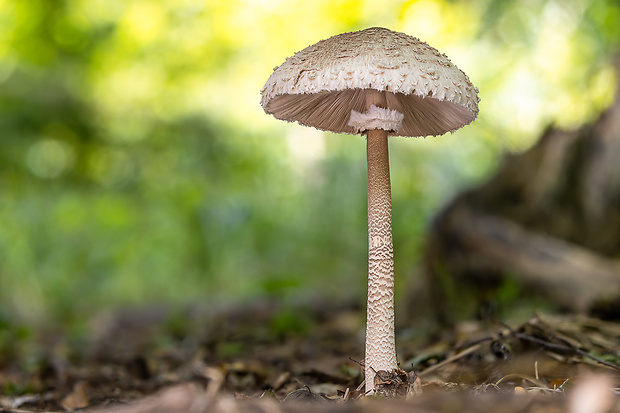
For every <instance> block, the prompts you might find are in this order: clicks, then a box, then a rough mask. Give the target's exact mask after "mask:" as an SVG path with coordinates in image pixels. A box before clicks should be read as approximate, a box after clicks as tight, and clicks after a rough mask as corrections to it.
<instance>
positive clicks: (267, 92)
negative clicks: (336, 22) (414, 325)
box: [261, 27, 479, 394]
mask: <svg viewBox="0 0 620 413" xmlns="http://www.w3.org/2000/svg"><path fill="white" fill-rule="evenodd" d="M477 93H478V89H477V88H476V87H474V86H473V85H472V83H471V82H470V81H469V78H468V77H467V75H465V73H463V72H462V71H461V70H459V69H458V68H457V67H456V66H455V65H454V64H452V63H451V62H450V60H448V58H447V56H446V55H444V54H442V53H439V52H438V51H437V50H436V49H434V48H432V47H431V46H429V45H427V44H426V43H424V42H422V41H421V40H419V39H417V38H415V37H411V36H409V35H406V34H404V33H399V32H394V31H391V30H388V29H385V28H380V27H373V28H369V29H365V30H361V31H358V32H351V33H343V34H339V35H337V36H333V37H330V38H329V39H326V40H321V41H320V42H318V43H316V44H314V45H312V46H308V47H307V48H305V49H303V50H302V51H300V52H297V53H295V55H294V56H292V57H289V58H287V59H286V60H285V61H284V63H282V64H281V65H280V66H278V67H277V68H275V69H274V71H273V73H272V74H271V76H270V77H269V79H268V80H267V83H266V84H265V86H264V87H263V89H262V91H261V94H262V100H261V104H262V106H263V109H264V110H265V112H266V113H268V114H272V115H273V116H275V117H276V118H278V119H282V120H286V121H297V122H299V123H300V124H302V125H307V126H313V127H315V128H317V129H321V130H326V131H332V132H342V133H349V134H357V133H360V134H366V137H367V165H368V307H367V323H366V352H365V377H366V392H367V394H373V393H374V390H375V375H376V373H377V372H387V373H390V372H396V369H397V368H398V363H397V359H396V346H395V336H394V259H393V245H392V199H391V188H390V171H389V155H388V136H434V135H441V134H444V133H446V132H454V131H455V130H457V129H459V128H460V127H462V126H465V125H467V124H469V123H471V122H472V121H473V120H474V119H475V118H476V116H477V114H478V101H479V99H478V95H477ZM383 376H384V375H383ZM377 378H378V377H377ZM383 384H384V383H383ZM382 387H384V386H382Z"/></svg>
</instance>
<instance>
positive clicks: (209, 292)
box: [0, 0, 620, 347]
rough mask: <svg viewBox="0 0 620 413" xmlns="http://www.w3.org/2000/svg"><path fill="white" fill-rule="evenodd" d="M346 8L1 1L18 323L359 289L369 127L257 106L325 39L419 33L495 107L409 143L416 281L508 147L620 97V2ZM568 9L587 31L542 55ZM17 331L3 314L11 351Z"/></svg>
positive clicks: (406, 190)
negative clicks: (453, 217)
mask: <svg viewBox="0 0 620 413" xmlns="http://www.w3.org/2000/svg"><path fill="white" fill-rule="evenodd" d="M336 3H337V4H334V1H333V0H329V1H328V0H320V1H317V2H313V3H312V6H309V3H307V2H302V1H291V2H278V1H271V2H270V1H265V2H263V1H257V2H249V1H243V0H234V1H230V2H207V4H206V5H205V4H204V2H195V1H192V0H183V1H178V2H172V1H165V0H156V1H147V0H138V1H132V2H130V3H127V2H123V1H120V0H112V1H99V0H97V1H85V0H79V1H72V2H69V1H66V0H65V1H55V2H51V1H47V0H37V1H28V2H19V1H11V0H8V1H4V2H0V24H1V25H2V27H3V30H2V32H1V33H0V39H1V40H2V41H1V42H0V111H1V113H2V116H0V312H2V313H4V314H5V318H4V320H8V321H9V322H10V323H14V322H16V321H15V320H21V321H24V320H26V321H29V322H47V321H49V320H65V321H79V320H81V319H83V318H84V317H86V316H89V315H91V314H93V313H95V312H97V311H99V310H101V309H104V308H107V307H109V306H116V305H120V304H127V303H143V302H155V301H166V302H172V303H186V302H188V301H192V300H199V299H204V298H209V297H216V296H220V297H222V296H223V297H227V298H229V299H231V300H232V299H244V298H247V297H252V296H263V295H275V296H278V297H286V296H289V297H295V296H298V295H299V294H300V293H302V292H303V291H321V293H323V294H327V295H333V296H334V297H336V296H342V295H343V294H350V295H359V296H361V295H362V294H363V292H364V291H365V285H366V280H365V274H366V177H365V159H364V157H365V143H364V140H363V138H360V137H359V136H338V135H332V134H322V133H315V134H312V135H311V136H306V137H304V136H303V135H304V134H305V133H307V132H302V130H305V128H302V127H300V126H298V125H284V124H282V123H280V122H278V121H276V120H274V119H272V118H271V117H268V116H266V115H265V114H264V113H262V111H261V108H260V106H259V104H258V101H259V91H260V88H261V87H262V84H263V82H264V81H265V80H266V78H267V76H268V75H269V71H270V70H271V68H272V67H273V66H275V65H277V64H279V63H281V62H282V61H283V60H284V58H285V57H286V56H288V55H290V54H292V53H293V52H295V51H296V50H299V49H301V48H303V47H305V46H306V45H308V44H310V43H313V42H316V41H317V40H318V39H320V38H324V37H327V36H330V35H332V34H335V33H338V32H342V31H346V30H354V29H359V28H363V27H368V26H371V25H383V26H389V27H391V28H394V29H397V30H401V31H405V32H408V33H411V34H413V35H417V36H420V37H421V38H423V40H426V41H428V42H430V43H431V44H433V45H435V46H437V47H439V48H440V49H442V50H443V49H444V48H445V49H447V50H446V53H447V54H448V55H450V57H451V58H452V59H453V60H454V61H455V62H457V64H458V65H459V67H461V68H463V69H464V70H466V72H468V73H469V74H470V77H471V78H472V80H473V81H474V83H475V84H476V85H478V86H479V88H480V89H481V96H482V99H483V100H482V106H481V115H480V118H479V119H478V120H477V122H476V123H474V125H472V126H470V127H469V128H466V129H465V130H463V132H459V134H458V135H454V137H449V136H446V137H441V138H436V139H433V140H431V139H428V140H426V139H424V140H422V139H420V140H411V139H407V140H405V139H402V140H395V141H393V145H392V175H393V206H394V208H393V209H394V239H395V243H396V264H395V265H396V269H397V277H399V278H398V280H397V284H398V285H402V284H404V279H405V278H407V277H409V274H411V272H412V269H413V268H414V267H415V266H416V265H417V259H418V255H419V248H420V246H421V244H422V242H423V237H424V231H425V228H426V225H427V224H426V223H427V221H428V220H429V219H430V217H431V216H432V215H433V213H434V211H436V209H437V208H438V207H440V205H441V203H442V202H443V201H444V200H445V199H447V198H448V197H449V196H450V195H451V194H452V193H453V192H454V191H455V190H457V189H459V188H462V187H463V186H466V185H469V184H471V183H473V182H475V181H477V180H479V179H481V178H483V177H484V176H485V174H487V173H488V172H489V171H490V170H491V169H492V167H493V165H494V163H495V162H496V157H497V154H498V152H500V151H501V150H503V149H504V147H505V146H508V147H514V148H521V147H523V146H525V145H527V142H528V140H527V139H524V136H533V135H535V134H533V133H532V131H535V128H536V127H542V125H543V124H544V123H545V122H548V121H550V120H554V119H560V120H561V116H559V115H558V114H566V113H569V115H570V119H571V120H574V119H578V120H582V121H583V120H585V119H587V116H588V114H590V115H591V114H592V113H594V112H595V111H597V110H600V108H602V107H603V106H604V104H605V103H606V102H608V101H609V100H610V96H609V92H608V90H609V89H610V87H609V82H610V75H609V73H610V71H609V59H610V56H611V54H612V51H613V50H614V49H615V48H617V46H618V39H619V37H620V33H619V30H620V29H618V27H620V25H619V24H617V22H618V18H619V16H620V11H619V8H618V6H617V5H616V4H615V2H613V1H591V2H590V1H568V2H562V3H561V4H560V3H558V2H554V1H542V0H541V1H533V2H530V3H532V7H521V5H520V3H519V6H518V10H517V5H516V3H515V5H514V6H507V5H505V4H509V3H505V2H501V1H499V0H496V1H491V2H487V1H474V2H459V1H456V2H455V1H441V0H437V1H432V0H424V1H423V0H420V1H405V2H402V1H396V0H390V1H387V2H380V3H381V5H379V4H378V3H377V2H371V1H361V0H338V1H337V2H336ZM515 13H516V14H515ZM510 16H516V17H515V18H514V19H513V18H512V17H510ZM463 17H465V18H466V19H463ZM554 18H555V20H554ZM420 19H422V20H420ZM462 20H466V24H464V23H463V24H461V23H459V24H456V22H457V21H462ZM566 22H572V23H571V24H572V25H566V24H564V23H566ZM429 23H432V24H429ZM508 23H509V24H508ZM549 24H551V27H553V28H555V29H557V30H565V32H561V33H563V34H567V35H568V37H567V39H568V40H567V41H568V43H566V44H563V45H562V48H561V50H562V51H563V54H558V55H556V56H555V58H556V60H557V59H559V60H557V61H555V63H554V64H547V65H545V64H542V63H541V61H540V59H539V57H540V56H541V54H544V53H545V51H546V50H547V49H548V47H547V46H546V44H547V43H544V42H545V40H544V35H546V33H547V32H548V29H545V27H549V26H548V25H549ZM554 24H555V26H554ZM545 25H546V26H545ZM259 27H260V28H259ZM555 29H554V30H555ZM553 47H555V46H553ZM583 50H585V51H586V53H585V55H582V54H580V53H582V52H581V51H583ZM528 62H529V63H531V62H534V63H535V64H534V68H533V69H529V68H528V67H527V65H526V63H528ZM558 62H560V63H564V64H565V67H566V68H565V69H562V70H559V69H558V68H559V66H558V64H559V63H558ZM556 63H557V64H556ZM511 65H512V66H511ZM515 68H516V69H515ZM569 68H570V70H569ZM539 75H542V76H541V77H540V79H542V80H539V83H538V85H544V86H545V88H543V92H541V93H538V94H536V96H534V97H532V98H530V100H528V101H527V102H525V103H523V102H520V103H519V102H517V101H516V98H515V97H514V96H516V95H518V93H517V94H516V95H511V93H512V92H514V91H515V85H516V88H517V89H520V87H519V85H522V84H521V83H519V81H521V80H523V79H525V78H527V79H530V78H532V77H537V76H539ZM519 76H521V77H519ZM515 79H516V80H515ZM515 82H516V83H515ZM511 91H512V92H511ZM515 93H516V92H515ZM551 96H552V97H553V98H550V97H551ZM570 99H574V100H575V102H576V103H575V102H570V103H567V102H568V101H569V100H570ZM546 102H551V103H550V104H547V103H546ZM543 103H544V104H543ZM528 105H529V106H528ZM515 107H516V109H515ZM528 107H535V108H542V110H541V111H539V112H536V113H535V114H534V113H533V112H531V111H529V109H528ZM579 108H586V109H587V110H586V111H585V112H586V113H582V112H579V116H578V117H575V116H573V115H574V114H575V113H576V112H575V111H576V109H579ZM580 110H581V109H580ZM507 113H508V115H507ZM523 116H525V119H526V120H527V122H524V121H523V119H524V118H523ZM527 116H530V118H528V117H527ZM532 125H533V126H532ZM498 135H501V139H498ZM304 142H305V143H304ZM303 145H309V146H303ZM312 145H315V146H312ZM316 145H319V146H318V147H317V146H316ZM320 145H322V146H320ZM9 314H10V317H9V316H8V315H9ZM280 321H281V323H280V322H279V323H280V324H281V325H280V324H278V323H276V325H280V327H277V326H276V327H277V329H285V330H286V329H288V328H289V326H288V324H287V322H286V319H283V320H280ZM5 323H6V321H5ZM8 331H11V333H10V334H9V333H7V332H8ZM14 334H15V332H14V331H13V330H12V329H7V327H6V324H0V347H2V346H5V347H6V345H7V344H6V343H9V342H14V341H15V340H16V337H15V336H14ZM7 337H8V338H7Z"/></svg>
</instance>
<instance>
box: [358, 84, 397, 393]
mask: <svg viewBox="0 0 620 413" xmlns="http://www.w3.org/2000/svg"><path fill="white" fill-rule="evenodd" d="M368 92H369V91H367V93H368ZM370 104H374V105H376V106H379V107H386V106H387V105H386V102H385V94H384V93H383V92H375V93H369V94H368V95H367V99H366V106H367V107H369V106H370ZM367 163H368V306H367V315H366V354H365V377H366V392H367V393H368V392H370V391H372V390H373V389H374V387H375V386H374V377H375V371H379V370H387V371H392V369H395V368H397V361H396V343H395V337H394V250H393V245H392V194H391V188H390V160H389V153H388V135H387V131H384V130H382V129H376V130H369V131H368V133H367Z"/></svg>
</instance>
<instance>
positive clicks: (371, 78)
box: [261, 27, 480, 136]
mask: <svg viewBox="0 0 620 413" xmlns="http://www.w3.org/2000/svg"><path fill="white" fill-rule="evenodd" d="M368 89H374V90H378V91H385V92H386V101H387V106H388V108H387V109H390V110H397V111H398V112H400V113H402V114H403V115H404V119H403V122H402V126H401V127H400V129H399V130H398V131H390V132H389V134H390V135H395V136H433V135H441V134H444V133H446V132H454V131H455V130H457V129H459V128H460V127H462V126H465V125H467V124H469V123H470V122H472V121H473V120H474V119H475V118H476V115H477V114H478V102H479V100H480V99H479V98H478V89H477V88H476V87H475V86H474V85H472V83H471V82H470V80H469V78H468V77H467V75H466V74H465V73H463V71H461V70H460V69H459V68H457V67H456V66H455V65H454V64H453V63H452V62H450V60H449V59H448V57H447V56H446V55H445V54H442V53H440V52H439V51H437V50H436V49H435V48H433V47H431V46H429V45H428V44H426V43H424V42H423V41H421V40H420V39H418V38H415V37H412V36H409V35H406V34H404V33H399V32H395V31H392V30H388V29H385V28H381V27H372V28H369V29H365V30H361V31H358V32H350V33H343V34H339V35H336V36H333V37H330V38H329V39H325V40H321V41H320V42H318V43H316V44H314V45H312V46H308V47H306V48H305V49H303V50H302V51H300V52H297V53H295V55H294V56H291V57H289V58H287V59H286V60H285V61H284V63H282V64H281V65H280V66H278V67H276V68H275V69H274V71H273V73H272V74H271V76H270V77H269V79H268V80H267V83H266V84H265V86H264V87H263V89H262V91H261V94H262V100H261V105H262V106H263V109H264V110H265V112H267V113H269V114H272V115H274V116H275V117H276V118H278V119H282V120H286V121H297V122H299V123H300V124H302V125H307V126H313V127H315V128H317V129H321V130H327V131H332V132H343V133H350V134H355V133H356V131H355V129H354V128H353V127H352V126H349V125H348V122H349V118H350V116H351V111H357V112H365V111H366V109H367V106H366V90H368Z"/></svg>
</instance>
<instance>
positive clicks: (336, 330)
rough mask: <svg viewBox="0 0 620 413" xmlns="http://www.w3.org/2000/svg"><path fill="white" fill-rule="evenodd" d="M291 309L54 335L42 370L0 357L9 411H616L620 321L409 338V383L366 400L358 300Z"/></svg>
mask: <svg viewBox="0 0 620 413" xmlns="http://www.w3.org/2000/svg"><path fill="white" fill-rule="evenodd" d="M283 311H285V310H283V309H282V308H280V307H279V306H278V305H276V304H274V303H271V302H258V303H250V304H245V305H243V306H238V307H234V306H229V307H228V308H224V309H219V310H216V311H214V310H212V309H209V310H208V311H207V310H205V309H202V310H196V309H192V310H188V311H187V312H185V313H183V314H180V315H179V314H175V315H174V316H171V315H170V312H169V311H165V310H162V309H161V308H157V309H142V310H139V311H136V310H131V311H126V312H122V311H120V312H116V313H111V314H108V315H107V316H106V317H103V318H101V317H99V318H97V319H95V320H93V322H92V323H91V325H90V331H91V336H90V337H89V339H88V340H86V341H85V342H82V343H81V345H80V346H78V347H79V348H77V349H71V348H68V347H70V346H68V344H67V342H66V341H63V338H62V337H54V339H53V340H52V342H53V343H54V344H50V345H48V346H45V350H44V351H42V352H41V353H40V354H41V355H40V356H39V362H38V364H37V366H36V368H29V369H25V368H23V360H16V359H6V358H5V357H4V355H3V354H0V389H1V393H0V412H60V411H89V412H98V413H108V412H119V413H134V412H172V411H174V412H215V413H220V412H221V413H232V412H274V413H277V412H293V411H295V412H305V411H313V412H314V411H325V412H332V411H333V412H349V411H355V412H397V413H398V412H399V411H411V410H412V409H416V410H415V411H417V412H437V413H439V412H446V411H454V412H508V413H510V412H556V411H557V412H571V413H572V412H580V413H583V412H592V413H598V412H601V413H603V412H616V411H617V412H620V403H619V402H618V394H619V388H620V367H619V366H618V364H619V362H620V356H619V354H618V343H620V324H618V323H614V322H609V321H602V320H599V319H596V318H588V317H585V316H575V315H562V316H560V315H546V314H537V315H535V316H534V317H533V318H532V319H530V320H529V321H527V322H525V323H520V324H518V325H514V326H511V325H493V326H490V325H487V324H486V323H483V322H468V323H464V324H462V325H457V326H456V327H455V328H454V331H453V332H452V333H453V334H443V336H444V337H453V338H451V339H436V337H437V336H438V335H428V334H419V335H417V336H412V337H409V338H408V339H407V338H402V339H400V340H399V341H398V342H399V348H398V351H399V355H400V356H401V361H403V362H402V364H401V367H400V369H399V370H397V371H395V374H394V376H393V377H387V378H381V379H382V380H385V382H389V381H395V382H396V383H398V386H397V387H396V388H397V389H402V391H401V390H398V394H395V395H396V396H399V397H397V398H395V399H378V398H374V397H364V393H363V375H362V371H363V368H362V367H361V366H360V364H359V363H358V362H357V361H356V360H362V359H363V354H362V351H363V350H362V349H363V341H364V334H363V333H364V331H363V326H364V320H363V316H364V315H363V311H362V310H361V309H360V308H358V307H356V306H352V305H346V304H334V303H325V302H321V303H317V304H314V305H305V306H300V308H296V309H295V311H298V312H299V314H300V317H303V318H304V320H303V323H304V325H305V326H306V327H304V328H303V329H299V328H298V326H295V325H291V326H286V325H282V324H281V322H280V321H281V317H280V316H281V314H282V312H283ZM286 311H290V309H289V310H286ZM286 319H288V320H291V322H292V323H293V324H295V320H294V319H291V317H286ZM171 320H173V321H174V322H172V323H171ZM175 320H176V321H175ZM179 320H180V321H179ZM278 320H280V321H278ZM444 333H445V332H444ZM422 336H428V337H422ZM440 336H441V334H440ZM432 337H435V339H432ZM9 353H10V352H9ZM401 369H402V370H401ZM584 406H586V407H584Z"/></svg>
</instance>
